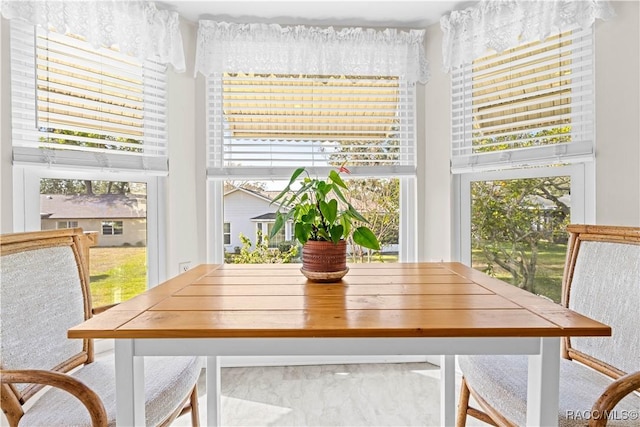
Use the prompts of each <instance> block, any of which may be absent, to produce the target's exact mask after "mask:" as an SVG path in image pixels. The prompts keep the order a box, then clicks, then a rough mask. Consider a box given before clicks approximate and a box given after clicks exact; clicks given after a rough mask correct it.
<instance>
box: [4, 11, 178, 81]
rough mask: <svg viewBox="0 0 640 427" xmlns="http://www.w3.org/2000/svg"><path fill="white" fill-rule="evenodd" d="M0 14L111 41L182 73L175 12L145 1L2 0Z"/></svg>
mask: <svg viewBox="0 0 640 427" xmlns="http://www.w3.org/2000/svg"><path fill="white" fill-rule="evenodd" d="M1 7H2V16H4V17H5V18H6V19H22V20H24V21H26V22H28V23H29V24H32V25H39V26H42V27H43V28H52V29H54V30H55V31H57V32H59V33H62V34H65V33H69V34H75V35H79V36H82V37H84V38H85V39H86V40H87V41H88V42H89V43H91V44H92V45H93V46H94V47H96V48H98V47H102V46H105V47H111V46H114V45H116V46H117V47H118V48H119V50H120V51H121V52H123V53H125V54H128V55H131V56H133V57H136V58H138V59H140V60H144V59H152V60H155V61H158V62H160V63H163V64H171V65H173V67H174V68H175V70H176V71H178V72H183V71H185V60H184V50H183V46H182V35H181V33H180V27H179V16H178V13H177V12H171V11H168V10H161V9H158V8H157V7H156V5H155V3H152V2H148V1H139V0H131V1H118V0H115V1H114V0H85V1H31V0H21V1H2V3H1Z"/></svg>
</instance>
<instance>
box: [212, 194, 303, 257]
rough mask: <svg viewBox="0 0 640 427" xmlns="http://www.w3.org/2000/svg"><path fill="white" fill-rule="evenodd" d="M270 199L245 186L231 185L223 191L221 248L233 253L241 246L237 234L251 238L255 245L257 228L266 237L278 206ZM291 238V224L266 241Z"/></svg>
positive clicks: (274, 241)
mask: <svg viewBox="0 0 640 427" xmlns="http://www.w3.org/2000/svg"><path fill="white" fill-rule="evenodd" d="M271 202H272V200H271V199H270V198H269V197H268V196H266V195H264V194H260V193H258V192H255V191H252V190H248V189H246V188H240V187H236V188H232V189H230V190H228V191H226V192H225V193H224V250H225V251H227V252H234V251H235V248H236V247H242V243H241V242H240V234H241V233H242V234H243V235H244V236H245V237H248V238H249V239H250V240H251V243H252V244H253V245H255V243H256V240H257V236H258V231H261V232H262V234H263V235H266V236H268V235H269V232H270V231H271V228H272V227H273V224H274V222H275V212H276V210H277V209H278V206H277V205H276V204H271ZM288 240H291V224H286V225H285V227H284V230H282V231H281V233H279V235H278V236H275V237H274V238H273V239H272V240H271V241H270V242H269V243H270V245H271V246H277V245H278V243H281V242H284V241H288Z"/></svg>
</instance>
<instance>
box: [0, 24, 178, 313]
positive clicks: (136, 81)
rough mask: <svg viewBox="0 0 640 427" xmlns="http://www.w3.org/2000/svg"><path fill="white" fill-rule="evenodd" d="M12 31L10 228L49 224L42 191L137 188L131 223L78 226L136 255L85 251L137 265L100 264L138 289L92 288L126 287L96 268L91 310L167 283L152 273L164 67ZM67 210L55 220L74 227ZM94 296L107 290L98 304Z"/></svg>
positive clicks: (18, 27)
mask: <svg viewBox="0 0 640 427" xmlns="http://www.w3.org/2000/svg"><path fill="white" fill-rule="evenodd" d="M10 31H11V88H12V93H11V99H12V132H13V133H12V145H13V159H14V171H15V173H14V178H15V182H14V185H15V186H16V188H21V189H22V191H19V192H16V193H15V196H14V197H15V200H14V212H16V215H15V217H14V221H15V224H14V227H15V229H16V230H34V229H38V228H45V227H46V228H55V227H56V226H57V225H56V224H55V216H53V217H51V218H50V220H48V219H47V218H46V217H45V216H43V215H46V214H47V211H46V210H42V209H41V202H42V200H41V197H42V196H41V191H40V190H41V189H42V187H43V185H45V186H46V185H49V184H51V185H59V186H60V187H59V188H53V187H51V188H48V189H46V190H43V192H42V194H50V193H52V194H63V193H64V191H66V190H65V188H64V186H65V185H72V184H70V183H72V182H75V183H78V182H80V183H83V182H85V183H87V182H93V183H96V182H101V183H104V185H105V186H109V185H110V184H108V183H109V182H111V183H112V184H111V185H113V187H114V188H115V187H116V186H118V185H121V184H123V183H128V185H136V186H137V187H138V188H137V189H136V190H135V191H134V192H136V191H138V190H140V191H142V194H143V195H144V196H141V195H140V197H138V200H137V202H136V203H137V206H138V213H137V216H136V218H135V219H128V217H127V219H122V218H117V219H112V218H113V217H112V216H111V214H110V215H96V214H95V213H93V214H92V215H93V216H91V214H89V218H90V221H89V223H87V219H86V218H82V219H79V220H78V222H77V223H78V226H80V227H82V228H83V229H85V230H87V231H89V230H95V231H98V232H99V233H100V234H101V237H104V238H103V239H102V240H104V241H106V242H107V243H108V244H109V245H112V248H109V249H113V250H121V249H123V248H125V247H128V248H131V251H132V252H136V254H135V256H131V255H130V256H125V257H113V256H112V255H111V254H109V253H108V251H107V250H106V249H104V250H103V249H102V248H101V249H100V250H99V251H93V250H92V251H91V253H92V257H93V255H94V254H95V253H97V252H101V253H102V254H104V259H107V258H108V259H110V260H112V261H114V262H115V260H116V259H118V260H123V259H124V260H126V261H127V262H128V261H132V260H135V265H131V266H129V267H127V268H124V269H123V268H120V267H118V266H114V265H112V264H113V263H111V264H109V263H102V264H101V265H100V267H101V268H102V267H104V268H105V269H107V270H113V271H115V270H119V271H121V274H125V276H126V277H128V278H131V281H132V282H133V281H134V279H133V278H134V277H135V282H136V283H135V284H134V285H133V286H131V287H130V288H128V289H124V288H122V289H120V290H118V289H116V288H115V285H114V286H111V285H109V286H106V285H104V284H103V283H99V284H98V285H95V283H94V279H95V278H96V277H97V278H98V280H103V279H104V280H106V281H110V282H111V283H112V284H117V283H125V281H122V280H120V279H119V278H116V279H114V278H113V277H112V276H113V275H112V274H111V273H112V272H113V271H112V272H110V273H108V274H107V273H105V274H102V273H104V271H103V270H100V269H98V270H95V271H97V272H98V273H97V275H95V276H94V275H93V274H92V293H93V297H94V305H95V306H98V305H103V304H108V303H112V302H120V301H123V300H125V299H128V298H130V297H132V296H134V295H135V294H137V293H139V292H141V291H143V290H144V289H146V288H147V286H148V285H149V286H153V285H155V284H157V283H159V282H160V281H161V280H162V279H164V277H165V273H164V267H163V268H162V269H161V268H160V266H161V265H163V264H162V263H161V260H162V257H163V248H162V247H161V245H160V243H162V242H163V241H164V239H163V238H162V236H161V235H160V233H159V230H162V229H163V227H160V225H159V221H160V220H161V219H162V216H160V215H158V206H159V194H158V190H159V188H162V179H163V178H162V176H163V175H166V173H167V168H168V161H167V147H166V139H167V137H166V123H167V120H166V117H165V115H166V109H165V105H166V91H165V89H166V76H165V71H166V67H165V66H164V65H158V64H157V63H155V62H153V61H142V62H141V61H139V60H137V59H135V58H132V57H129V56H126V55H123V54H121V53H120V52H118V50H117V49H111V48H100V49H95V48H94V47H93V46H92V45H90V44H89V43H87V42H85V41H84V40H82V39H81V38H80V37H76V36H73V35H63V34H59V33H56V32H53V31H46V30H43V29H41V28H37V29H36V28H34V27H33V26H30V25H27V24H25V23H23V22H21V21H19V20H17V19H14V20H11V29H10ZM43 183H44V184H43ZM74 185H75V184H74ZM95 185H97V184H95ZM101 185H102V184H101ZM114 191H115V190H114ZM57 202H58V200H56V203H57ZM62 206H63V205H62V204H60V205H58V206H57V207H62ZM69 206H71V205H69ZM84 207H85V208H87V209H88V210H89V211H90V210H91V207H90V206H88V205H86V206H84ZM147 208H148V209H147ZM41 212H42V213H43V214H42V215H41ZM65 212H66V213H64V215H62V219H60V221H75V219H74V220H67V219H66V218H76V217H77V216H78V215H79V214H86V212H84V211H83V212H80V210H79V209H75V211H74V208H73V207H71V208H68V207H67V208H65ZM58 214H60V211H58ZM57 218H60V216H57ZM102 222H105V224H104V226H103V224H102ZM125 222H126V224H125ZM147 231H148V232H147ZM147 248H148V250H147ZM95 258H96V259H95V260H93V259H91V260H90V262H94V261H97V262H99V261H101V259H102V258H103V256H102V255H96V256H95ZM109 265H111V267H113V268H111V267H109ZM92 267H93V266H92ZM93 271H94V270H93V269H92V272H93ZM101 272H102V273H101ZM105 275H106V276H105ZM107 276H109V277H107ZM94 285H95V286H94ZM97 288H99V289H106V290H108V292H107V291H105V295H102V296H97V294H96V293H95V292H94V291H95V289H97ZM107 288H108V289H107ZM106 294H108V295H106Z"/></svg>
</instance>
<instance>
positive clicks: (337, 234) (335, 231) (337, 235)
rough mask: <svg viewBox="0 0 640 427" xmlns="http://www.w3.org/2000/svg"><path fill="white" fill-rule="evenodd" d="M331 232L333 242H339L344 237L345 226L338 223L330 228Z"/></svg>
mask: <svg viewBox="0 0 640 427" xmlns="http://www.w3.org/2000/svg"><path fill="white" fill-rule="evenodd" d="M329 231H330V232H331V241H332V242H333V243H338V242H339V241H340V239H342V232H343V231H344V228H343V227H342V226H341V225H336V226H335V227H331V229H330V230H329Z"/></svg>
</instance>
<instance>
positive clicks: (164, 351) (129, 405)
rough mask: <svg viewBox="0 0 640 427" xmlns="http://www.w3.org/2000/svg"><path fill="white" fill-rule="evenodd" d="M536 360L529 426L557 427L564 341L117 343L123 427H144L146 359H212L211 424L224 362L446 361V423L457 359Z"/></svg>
mask: <svg viewBox="0 0 640 427" xmlns="http://www.w3.org/2000/svg"><path fill="white" fill-rule="evenodd" d="M463 354H464V355H467V354H520V355H529V368H528V369H529V372H528V390H527V425H528V426H541V425H545V426H557V425H558V399H559V396H558V394H559V375H560V338H556V337H552V338H488V337H487V338H485V337H482V338H431V337H424V338H423V337H407V338H176V339H174V338H160V339H155V338H154V339H151V338H142V339H124V338H119V339H116V340H115V358H116V405H117V425H118V426H142V425H145V414H144V359H143V358H142V357H138V356H207V372H206V379H207V422H206V423H205V425H209V426H219V425H220V414H221V407H220V363H219V362H220V359H219V358H220V357H223V356H298V355H300V356H314V355H315V356H325V355H326V356H335V355H381V356H386V355H442V357H441V366H440V370H441V386H440V387H441V388H440V396H441V409H440V414H441V418H440V419H441V425H443V426H453V425H454V424H455V408H456V402H455V384H454V383H455V359H454V357H455V355H463Z"/></svg>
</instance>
